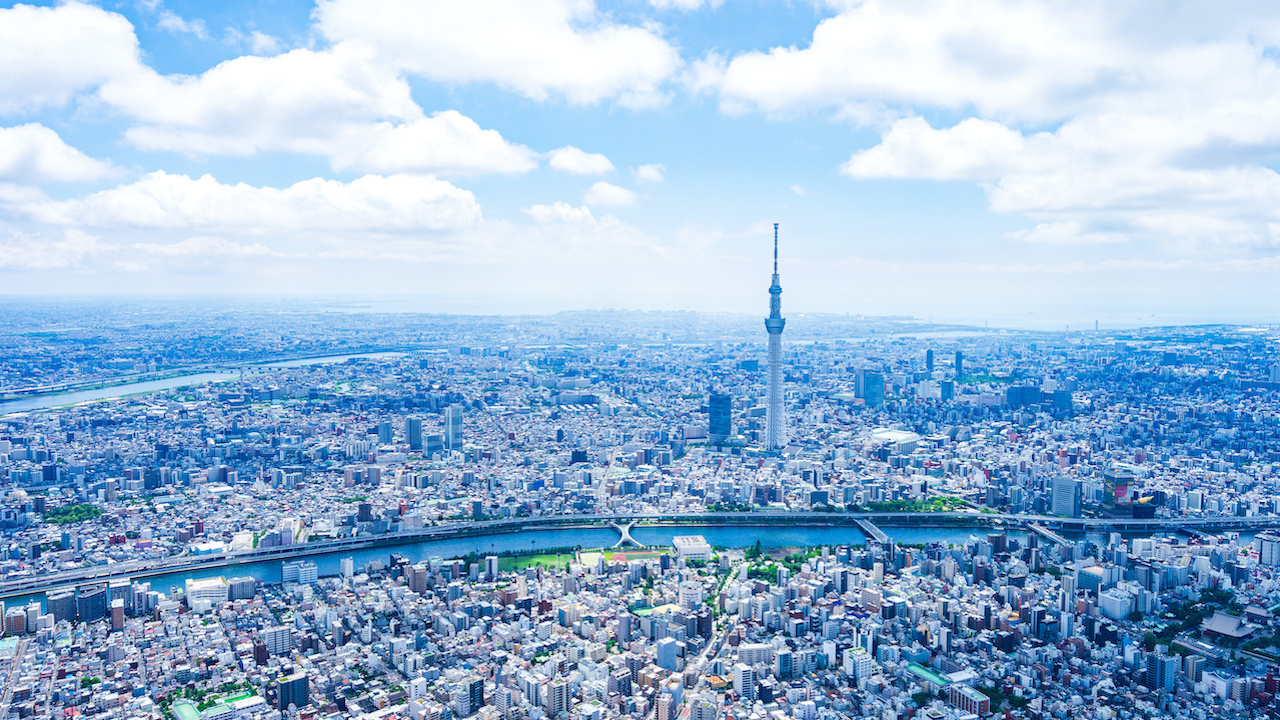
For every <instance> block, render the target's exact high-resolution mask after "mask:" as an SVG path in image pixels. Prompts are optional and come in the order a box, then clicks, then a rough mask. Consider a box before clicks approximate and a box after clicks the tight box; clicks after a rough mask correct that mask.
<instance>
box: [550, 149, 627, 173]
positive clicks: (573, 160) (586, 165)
mask: <svg viewBox="0 0 1280 720" xmlns="http://www.w3.org/2000/svg"><path fill="white" fill-rule="evenodd" d="M547 158H548V159H547V164H548V165H550V166H551V169H553V170H560V171H563V172H569V173H574V174H575V175H604V174H605V173H607V172H611V171H612V170H613V163H612V162H610V161H609V158H607V157H605V156H604V155H601V154H600V153H589V152H586V151H584V150H579V149H578V148H576V147H574V146H572V145H566V146H564V147H562V148H556V149H555V150H552V151H551V152H549V153H547Z"/></svg>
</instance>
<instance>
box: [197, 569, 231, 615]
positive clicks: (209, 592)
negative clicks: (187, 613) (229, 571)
mask: <svg viewBox="0 0 1280 720" xmlns="http://www.w3.org/2000/svg"><path fill="white" fill-rule="evenodd" d="M229 589H230V586H229V585H228V584H227V579H226V578H224V577H222V576H221V575H219V576H218V577H212V578H206V579H203V580H193V579H191V578H188V579H187V592H186V598H187V607H188V608H190V609H191V612H200V613H202V612H207V611H209V610H211V609H212V608H214V607H215V606H217V605H218V604H219V603H224V602H226V601H227V593H228V591H229Z"/></svg>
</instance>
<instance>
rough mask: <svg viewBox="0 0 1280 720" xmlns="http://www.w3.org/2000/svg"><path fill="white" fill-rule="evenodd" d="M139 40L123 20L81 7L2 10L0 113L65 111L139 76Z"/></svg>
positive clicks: (0, 33)
mask: <svg viewBox="0 0 1280 720" xmlns="http://www.w3.org/2000/svg"><path fill="white" fill-rule="evenodd" d="M137 58H138V38H137V37H136V36H135V35H134V32H133V26H132V25H131V24H130V23H129V21H128V20H126V19H125V18H124V17H123V16H121V15H118V14H116V13H111V12H107V11H105V10H103V9H102V8H98V7H94V6H92V5H85V4H82V3H77V2H68V3H65V4H62V5H58V6H56V7H34V6H31V5H15V6H13V7H11V8H7V9H0V113H4V112H15V111H22V110H33V109H37V108H40V107H44V106H50V105H62V104H64V103H66V102H67V101H68V100H69V99H70V98H71V97H72V96H73V95H74V94H75V93H77V92H80V91H82V90H85V89H88V88H92V87H94V86H96V85H98V84H99V83H101V82H103V81H104V80H107V79H109V78H112V77H119V76H122V75H128V74H131V73H133V72H136V71H137V69H138V67H139V64H138V59H137Z"/></svg>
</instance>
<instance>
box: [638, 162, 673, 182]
mask: <svg viewBox="0 0 1280 720" xmlns="http://www.w3.org/2000/svg"><path fill="white" fill-rule="evenodd" d="M666 173H667V168H666V166H665V165H661V164H657V163H655V164H651V165H641V166H640V167H638V168H636V169H635V170H634V171H633V173H632V174H633V175H635V176H636V179H637V180H647V181H649V182H662V179H663V178H664V177H665V176H666Z"/></svg>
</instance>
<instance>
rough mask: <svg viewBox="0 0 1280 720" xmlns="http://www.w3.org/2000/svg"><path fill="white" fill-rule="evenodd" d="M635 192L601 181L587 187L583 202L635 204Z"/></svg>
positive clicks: (592, 203)
mask: <svg viewBox="0 0 1280 720" xmlns="http://www.w3.org/2000/svg"><path fill="white" fill-rule="evenodd" d="M638 199H639V198H638V197H637V196H636V194H635V192H633V191H631V190H628V189H626V188H622V187H618V186H617V185H612V184H610V183H607V182H604V181H601V182H598V183H596V184H595V185H592V186H591V187H589V188H587V193H586V196H585V197H584V198H583V200H582V201H583V202H584V203H586V204H587V205H635V204H636V201H637V200H638Z"/></svg>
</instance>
